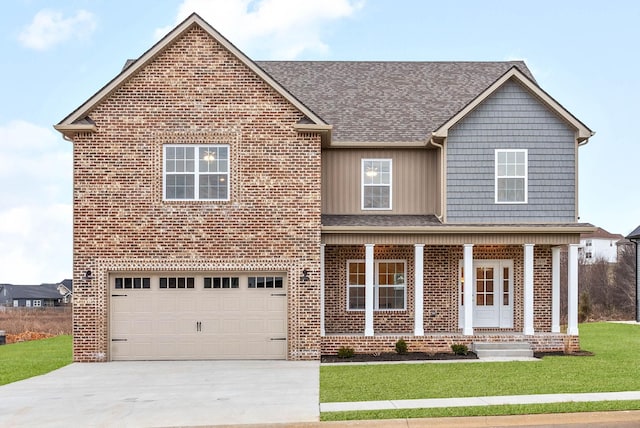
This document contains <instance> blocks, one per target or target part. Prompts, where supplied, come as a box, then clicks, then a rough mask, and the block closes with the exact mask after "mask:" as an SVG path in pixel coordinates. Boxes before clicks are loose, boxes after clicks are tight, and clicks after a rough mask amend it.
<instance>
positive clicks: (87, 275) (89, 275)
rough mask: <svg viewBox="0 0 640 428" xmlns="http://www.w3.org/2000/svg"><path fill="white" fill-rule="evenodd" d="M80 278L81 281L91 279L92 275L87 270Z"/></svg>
mask: <svg viewBox="0 0 640 428" xmlns="http://www.w3.org/2000/svg"><path fill="white" fill-rule="evenodd" d="M80 279H82V280H83V281H91V280H92V279H93V275H92V274H91V271H90V270H87V271H86V272H85V273H84V275H83V276H82V278H80Z"/></svg>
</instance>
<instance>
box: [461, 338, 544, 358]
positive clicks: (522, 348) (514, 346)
mask: <svg viewBox="0 0 640 428" xmlns="http://www.w3.org/2000/svg"><path fill="white" fill-rule="evenodd" d="M471 350H472V351H473V352H475V354H476V355H477V356H478V358H531V357H533V349H532V348H531V344H529V343H528V342H473V343H472V344H471Z"/></svg>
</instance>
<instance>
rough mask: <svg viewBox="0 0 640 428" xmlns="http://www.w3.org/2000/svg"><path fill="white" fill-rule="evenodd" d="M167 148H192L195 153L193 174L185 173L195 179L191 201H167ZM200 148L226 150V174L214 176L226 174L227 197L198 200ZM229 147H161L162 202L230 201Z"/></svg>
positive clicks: (195, 145) (179, 145) (205, 145)
mask: <svg viewBox="0 0 640 428" xmlns="http://www.w3.org/2000/svg"><path fill="white" fill-rule="evenodd" d="M169 147H183V148H189V147H192V148H194V150H195V151H196V157H195V159H194V172H193V173H187V174H193V175H194V177H195V180H194V195H193V198H192V199H177V198H176V199H173V198H172V199H167V162H166V158H167V151H166V150H167V148H169ZM202 147H226V149H227V172H226V173H222V172H218V173H216V174H220V175H222V174H226V176H227V178H226V180H227V197H226V198H224V199H200V195H199V192H200V186H199V181H198V179H199V175H200V171H199V167H200V165H199V158H198V151H199V150H198V149H200V148H202ZM230 171H231V147H230V145H229V144H164V145H163V146H162V200H163V201H170V202H175V201H178V202H180V201H190V202H193V201H203V202H227V201H229V200H230V197H231V182H230V178H231V177H230V176H231V172H230Z"/></svg>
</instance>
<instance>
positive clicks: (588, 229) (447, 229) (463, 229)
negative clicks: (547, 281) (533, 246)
mask: <svg viewBox="0 0 640 428" xmlns="http://www.w3.org/2000/svg"><path fill="white" fill-rule="evenodd" d="M595 230H596V227H595V226H592V225H584V224H579V225H575V226H560V225H558V226H546V225H540V226H531V225H523V226H501V225H496V226H478V225H470V226H464V225H461V226H457V225H455V226H454V225H442V226H382V227H381V226H377V227H375V226H322V233H325V234H362V233H367V234H399V235H406V234H460V233H469V234H502V235H504V234H514V233H516V234H549V233H560V234H576V233H579V234H582V233H592V232H593V231H595Z"/></svg>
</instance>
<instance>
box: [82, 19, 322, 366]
mask: <svg viewBox="0 0 640 428" xmlns="http://www.w3.org/2000/svg"><path fill="white" fill-rule="evenodd" d="M89 116H90V117H91V119H92V120H94V121H95V123H96V126H97V132H96V133H93V134H91V133H87V134H79V135H78V136H77V137H76V138H75V140H74V360H75V361H104V360H107V359H108V358H109V356H108V352H109V346H108V316H109V309H108V308H109V306H108V305H109V299H108V292H107V291H108V283H107V282H108V272H109V271H110V270H111V269H125V270H129V271H147V270H150V269H157V270H160V271H188V270H192V269H195V270H202V269H215V270H229V269H243V270H244V269H246V270H251V269H260V270H276V271H282V270H285V271H286V272H287V274H288V285H289V289H288V317H289V320H288V322H289V324H288V344H289V350H288V358H290V359H317V358H318V357H319V349H320V342H319V328H320V325H319V309H318V308H319V275H318V271H319V252H320V182H321V180H320V152H321V149H320V137H319V136H318V135H316V134H300V133H298V132H296V131H295V130H294V127H293V126H294V124H295V123H296V122H298V121H299V120H300V119H301V118H302V114H301V113H300V112H299V111H297V109H295V108H294V107H293V106H292V105H291V104H290V103H289V102H288V101H287V100H285V99H284V98H283V97H282V96H281V95H280V94H278V93H277V92H276V91H275V90H274V89H272V88H271V87H270V86H268V85H267V84H266V83H264V82H263V81H262V80H261V79H259V78H258V77H257V76H256V75H255V74H254V73H253V72H252V71H251V70H250V69H249V68H247V67H246V66H245V65H244V64H242V63H241V62H240V61H239V60H237V58H235V57H234V56H232V55H231V54H230V53H229V52H228V51H226V50H225V49H224V48H222V47H221V46H220V45H219V44H218V43H217V42H216V41H215V40H214V39H213V38H211V37H210V36H209V35H208V34H207V33H206V32H205V31H204V30H202V29H200V28H198V27H194V28H192V29H191V30H189V31H188V32H186V33H185V34H184V35H183V36H182V37H180V38H179V39H177V40H176V41H175V42H173V43H172V44H171V45H170V46H168V47H167V48H166V49H165V50H164V51H163V52H162V53H160V54H159V55H158V56H157V57H156V58H155V59H153V61H152V62H150V63H149V64H147V65H146V66H145V67H143V68H141V69H140V70H139V71H138V72H137V73H136V74H135V75H133V76H132V77H131V78H130V79H129V80H128V81H127V82H125V83H124V84H122V85H121V86H120V87H119V88H118V89H117V90H115V91H114V92H113V93H112V94H110V95H109V96H108V97H107V98H106V99H104V100H103V101H102V102H100V103H99V104H98V105H97V106H96V107H95V108H94V109H93V110H92V111H91V112H90V113H89ZM169 143H170V144H183V143H185V144H200V143H206V144H228V145H229V146H230V164H231V167H230V172H231V175H230V188H231V193H230V200H229V201H228V202H177V201H163V200H162V194H163V192H162V147H163V144H169ZM305 268H306V269H309V270H310V271H311V272H312V275H311V281H308V282H304V283H301V282H300V281H299V278H300V276H301V271H302V269H305ZM86 270H91V271H92V272H93V274H94V278H93V279H91V280H88V281H86V280H83V279H82V275H83V273H84V272H85V271H86Z"/></svg>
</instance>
